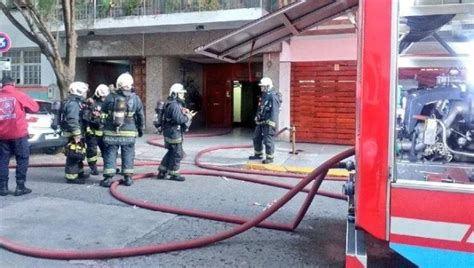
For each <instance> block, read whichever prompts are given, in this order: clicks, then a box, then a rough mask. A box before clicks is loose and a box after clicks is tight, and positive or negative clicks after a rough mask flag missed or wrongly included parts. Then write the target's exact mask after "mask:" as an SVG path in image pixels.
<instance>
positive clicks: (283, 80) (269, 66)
mask: <svg viewBox="0 0 474 268" xmlns="http://www.w3.org/2000/svg"><path fill="white" fill-rule="evenodd" d="M290 68H291V63H289V62H280V53H266V54H264V55H263V76H266V77H269V78H270V79H272V81H273V84H274V85H275V87H276V88H277V89H278V91H279V92H280V93H281V95H282V99H283V103H282V105H281V111H280V116H279V120H278V127H277V128H278V129H282V128H284V127H289V126H290V80H291V70H290ZM289 137H290V136H289V132H288V131H286V132H284V133H282V134H281V135H280V136H279V137H278V138H279V139H281V140H289Z"/></svg>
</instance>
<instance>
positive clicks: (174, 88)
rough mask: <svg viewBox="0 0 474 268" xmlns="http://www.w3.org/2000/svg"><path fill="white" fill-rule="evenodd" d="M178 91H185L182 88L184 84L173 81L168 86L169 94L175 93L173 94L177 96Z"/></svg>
mask: <svg viewBox="0 0 474 268" xmlns="http://www.w3.org/2000/svg"><path fill="white" fill-rule="evenodd" d="M180 93H186V90H185V89H184V86H183V85H182V84H180V83H174V84H173V85H172V86H171V87H170V96H171V95H173V94H174V95H175V96H178V94H180Z"/></svg>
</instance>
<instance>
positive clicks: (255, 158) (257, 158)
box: [249, 154, 263, 160]
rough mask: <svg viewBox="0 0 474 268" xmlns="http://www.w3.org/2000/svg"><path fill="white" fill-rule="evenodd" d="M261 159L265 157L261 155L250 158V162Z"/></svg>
mask: <svg viewBox="0 0 474 268" xmlns="http://www.w3.org/2000/svg"><path fill="white" fill-rule="evenodd" d="M260 159H263V156H262V155H261V154H256V155H251V156H249V160H260Z"/></svg>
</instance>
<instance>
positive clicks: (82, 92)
mask: <svg viewBox="0 0 474 268" xmlns="http://www.w3.org/2000/svg"><path fill="white" fill-rule="evenodd" d="M87 91H89V85H88V84H86V83H83V82H72V83H71V84H70V85H69V93H70V94H72V95H77V96H81V97H85V96H86V93H87Z"/></svg>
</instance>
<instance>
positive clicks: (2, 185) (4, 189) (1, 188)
mask: <svg viewBox="0 0 474 268" xmlns="http://www.w3.org/2000/svg"><path fill="white" fill-rule="evenodd" d="M6 195H8V181H2V182H0V196H6Z"/></svg>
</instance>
